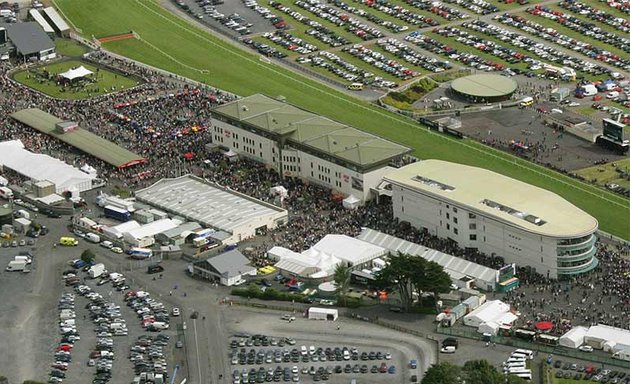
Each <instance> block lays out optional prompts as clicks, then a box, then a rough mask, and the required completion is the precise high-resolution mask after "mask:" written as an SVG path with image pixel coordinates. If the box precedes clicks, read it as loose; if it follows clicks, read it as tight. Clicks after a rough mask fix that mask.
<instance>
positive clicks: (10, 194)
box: [0, 187, 13, 199]
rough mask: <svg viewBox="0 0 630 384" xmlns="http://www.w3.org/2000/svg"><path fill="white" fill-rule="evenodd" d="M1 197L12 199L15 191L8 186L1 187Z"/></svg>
mask: <svg viewBox="0 0 630 384" xmlns="http://www.w3.org/2000/svg"><path fill="white" fill-rule="evenodd" d="M0 197H2V198H3V199H12V198H13V191H12V190H10V189H9V188H7V187H0Z"/></svg>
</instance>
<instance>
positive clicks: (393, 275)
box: [376, 253, 421, 312]
mask: <svg viewBox="0 0 630 384" xmlns="http://www.w3.org/2000/svg"><path fill="white" fill-rule="evenodd" d="M410 258H411V257H410V256H409V255H405V254H402V253H398V255H389V259H388V263H387V265H386V266H385V268H383V269H382V270H381V271H380V272H379V273H378V274H377V275H376V285H378V286H379V287H380V288H381V289H385V290H388V289H393V288H395V289H396V290H397V291H398V294H399V295H400V302H401V307H402V309H403V311H404V312H407V311H409V308H410V307H411V305H412V304H413V285H412V283H411V276H410V271H411V268H410V267H411V264H412V263H411V261H410ZM418 259H421V258H418Z"/></svg>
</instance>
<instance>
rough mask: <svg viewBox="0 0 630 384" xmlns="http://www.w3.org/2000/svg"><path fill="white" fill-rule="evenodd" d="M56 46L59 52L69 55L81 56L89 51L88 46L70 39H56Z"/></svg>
mask: <svg viewBox="0 0 630 384" xmlns="http://www.w3.org/2000/svg"><path fill="white" fill-rule="evenodd" d="M55 48H56V49H57V53H59V54H61V55H64V56H68V57H79V56H81V55H83V54H84V53H87V51H88V49H87V47H86V46H84V45H81V44H79V43H77V42H76V41H74V40H69V39H55Z"/></svg>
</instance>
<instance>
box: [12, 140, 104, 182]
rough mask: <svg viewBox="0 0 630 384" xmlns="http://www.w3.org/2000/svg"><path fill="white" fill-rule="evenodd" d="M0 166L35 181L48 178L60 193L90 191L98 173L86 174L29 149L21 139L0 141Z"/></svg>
mask: <svg viewBox="0 0 630 384" xmlns="http://www.w3.org/2000/svg"><path fill="white" fill-rule="evenodd" d="M0 166H2V167H4V168H8V169H11V170H13V171H15V172H17V173H19V174H21V175H23V176H26V177H28V178H29V179H31V180H33V181H42V180H48V181H50V182H51V183H53V184H55V192H56V193H59V194H61V193H63V192H66V191H71V192H72V191H76V192H83V191H88V190H90V189H92V187H93V181H94V180H95V179H96V174H86V173H85V172H81V171H80V170H79V169H77V168H75V167H73V166H71V165H69V164H66V163H64V162H63V161H61V160H59V159H55V158H54V157H50V156H48V155H43V154H40V153H33V152H31V151H28V150H27V149H26V148H24V144H22V142H21V141H20V140H11V141H4V142H1V143H0Z"/></svg>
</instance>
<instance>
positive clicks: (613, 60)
mask: <svg viewBox="0 0 630 384" xmlns="http://www.w3.org/2000/svg"><path fill="white" fill-rule="evenodd" d="M494 20H498V21H499V22H501V23H503V24H506V25H509V26H511V27H514V28H517V29H520V30H522V31H525V32H527V33H530V34H532V35H535V36H537V37H540V38H542V39H544V40H547V41H551V42H554V43H556V44H558V45H561V46H563V47H566V48H567V49H572V50H574V51H576V52H580V53H582V54H584V55H586V56H588V57H591V58H593V59H596V60H600V61H604V62H606V63H608V64H610V65H614V66H617V67H619V68H622V69H625V70H629V69H630V59H627V58H619V57H617V56H616V55H613V54H611V53H610V52H608V51H605V50H604V49H601V48H598V47H594V46H593V45H591V44H588V43H585V42H583V41H580V40H577V39H573V38H571V37H569V36H566V35H563V34H561V33H558V31H556V30H555V29H553V28H547V27H545V26H543V25H541V24H538V23H535V22H533V21H530V20H527V19H525V18H524V17H522V16H517V15H512V14H509V13H504V14H502V15H496V16H495V17H494Z"/></svg>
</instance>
